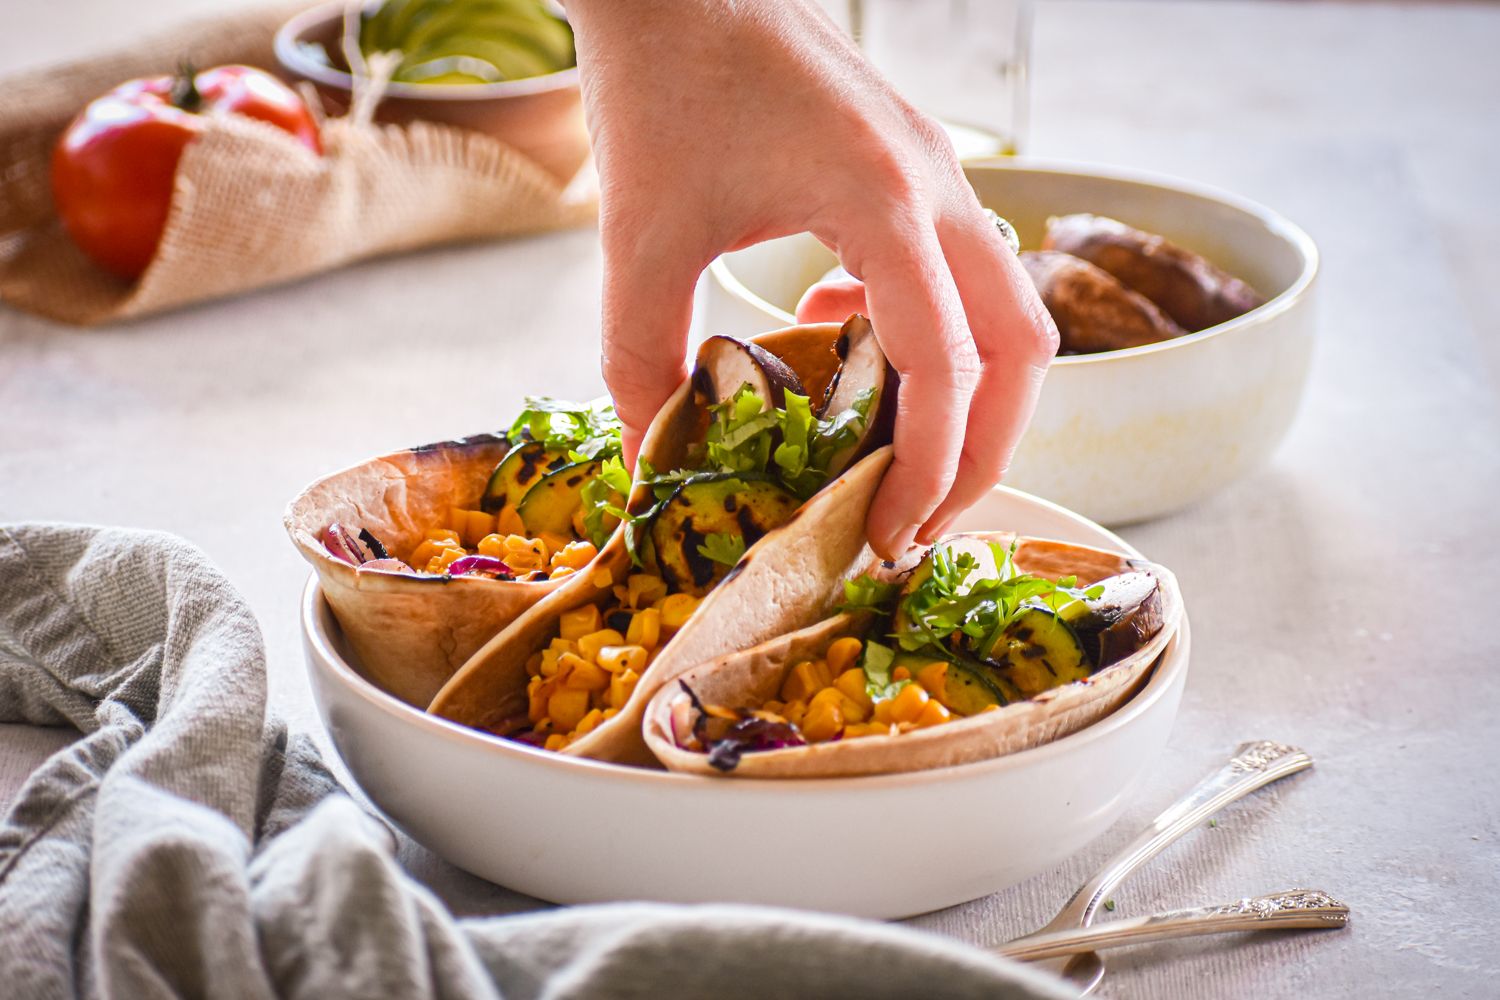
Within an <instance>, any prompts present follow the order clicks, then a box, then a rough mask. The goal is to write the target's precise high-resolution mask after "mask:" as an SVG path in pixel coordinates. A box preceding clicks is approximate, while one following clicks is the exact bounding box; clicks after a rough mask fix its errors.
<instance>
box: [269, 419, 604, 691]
mask: <svg viewBox="0 0 1500 1000" xmlns="http://www.w3.org/2000/svg"><path fill="white" fill-rule="evenodd" d="M629 488H630V479H629V476H628V474H627V473H626V472H625V469H624V467H623V465H622V464H621V462H620V424H619V420H618V419H617V418H616V417H615V415H614V411H613V409H612V408H610V407H608V406H606V405H601V404H598V403H590V404H578V403H563V402H559V401H557V400H550V399H543V398H532V399H528V400H527V401H526V408H525V410H523V411H522V413H521V415H520V416H519V417H517V419H516V421H515V422H514V423H513V424H512V426H511V428H510V430H509V431H508V432H507V433H505V434H485V435H479V436H477V437H472V438H466V439H463V440H459V441H447V442H443V443H440V444H433V445H426V446H424V447H420V448H413V449H410V450H408V451H400V452H396V453H394V454H391V455H384V456H382V457H380V458H375V459H371V460H369V461H366V462H362V463H360V464H359V465H356V466H353V467H351V468H348V469H345V470H343V471H342V472H336V473H334V474H333V475H330V476H327V477H325V478H323V479H320V480H318V481H317V482H315V483H313V484H312V485H311V486H309V487H308V488H307V489H306V490H304V491H303V492H302V493H301V494H300V495H299V496H298V497H297V498H296V499H295V500H293V501H292V503H291V504H290V505H289V506H288V508H287V511H286V514H285V516H284V521H285V524H286V529H287V533H288V534H289V535H291V538H292V541H293V542H294V543H295V544H296V546H297V549H298V551H300V552H301V553H302V555H303V557H304V558H305V559H307V561H308V562H310V563H311V564H312V566H313V568H314V569H315V570H316V571H317V573H318V579H319V582H320V583H321V584H322V587H323V593H324V594H325V596H326V597H327V598H328V603H329V605H330V606H331V607H332V609H333V612H334V615H335V616H336V617H337V618H338V621H339V625H340V626H341V628H342V629H343V632H344V635H345V636H346V637H347V638H348V640H349V643H350V645H351V646H352V647H353V649H354V652H355V653H356V654H357V656H358V658H359V660H360V662H361V663H362V664H363V666H364V668H365V671H366V673H367V674H368V675H369V677H370V679H371V680H373V681H374V682H375V683H376V684H377V685H379V686H380V687H381V688H383V689H385V690H386V691H388V692H390V693H391V694H393V695H395V696H396V697H398V698H400V699H401V700H403V701H406V702H408V703H410V704H413V705H416V706H418V707H425V706H426V705H427V703H428V702H429V701H431V700H432V696H433V695H434V694H436V693H437V691H438V689H439V688H440V687H442V685H443V682H444V681H446V680H447V679H448V678H449V676H451V675H452V673H453V671H454V670H455V669H457V668H458V666H459V665H460V664H462V663H463V662H464V661H465V660H467V659H468V658H469V657H470V656H471V655H473V653H474V651H475V650H476V649H478V648H479V647H480V646H481V645H483V644H484V642H485V641H486V640H488V639H489V638H490V637H491V636H493V635H494V634H495V633H496V632H498V631H499V630H500V629H502V628H504V627H505V626H506V625H507V624H509V623H510V622H511V621H512V620H513V619H515V617H516V616H517V615H519V614H520V613H521V612H522V611H524V610H526V609H527V608H529V607H531V606H532V605H533V604H535V603H536V602H537V601H539V600H541V599H542V598H543V597H545V596H546V595H547V594H548V593H550V592H552V591H553V590H555V589H557V587H559V586H560V585H561V584H562V581H563V578H564V577H566V576H567V575H569V574H572V573H575V572H578V571H580V570H582V569H584V568H585V567H586V566H588V565H589V564H590V562H592V560H593V559H594V558H595V556H596V555H597V554H598V549H599V548H601V547H603V545H604V543H605V542H606V541H607V540H608V538H609V535H610V534H611V533H613V531H614V530H615V528H616V526H617V525H618V523H619V522H618V519H617V518H616V517H615V516H614V515H613V514H611V513H610V512H609V509H610V508H613V507H618V505H619V504H620V503H622V502H623V499H624V497H625V496H626V495H627V494H628V493H629Z"/></svg>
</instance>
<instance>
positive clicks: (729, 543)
mask: <svg viewBox="0 0 1500 1000" xmlns="http://www.w3.org/2000/svg"><path fill="white" fill-rule="evenodd" d="M698 553H699V554H700V555H702V556H703V558H705V559H712V560H713V561H714V562H716V563H718V564H719V565H721V566H733V565H734V564H735V563H737V562H739V561H740V556H742V555H744V554H745V539H744V538H743V537H742V536H740V535H731V534H727V533H725V532H722V531H712V532H709V533H708V534H707V535H704V536H703V544H702V545H700V546H698Z"/></svg>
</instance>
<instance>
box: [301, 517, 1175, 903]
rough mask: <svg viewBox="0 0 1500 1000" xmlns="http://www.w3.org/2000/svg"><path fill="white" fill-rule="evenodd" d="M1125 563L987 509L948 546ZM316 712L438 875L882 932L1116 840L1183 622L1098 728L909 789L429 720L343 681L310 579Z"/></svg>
mask: <svg viewBox="0 0 1500 1000" xmlns="http://www.w3.org/2000/svg"><path fill="white" fill-rule="evenodd" d="M1002 527H1003V528H1008V529H1014V530H1016V531H1020V532H1024V533H1027V534H1035V535H1043V536H1049V537H1053V538H1061V539H1066V540H1071V541H1076V542H1081V543H1083V544H1088V545H1096V546H1102V547H1112V548H1116V549H1120V550H1123V551H1133V550H1130V549H1129V547H1128V546H1126V545H1125V543H1124V542H1122V541H1121V540H1120V539H1119V538H1117V537H1115V536H1114V535H1112V534H1110V533H1109V532H1107V531H1105V530H1104V529H1103V528H1100V527H1099V526H1098V525H1095V524H1091V523H1090V522H1088V521H1085V520H1084V519H1083V518H1081V517H1079V516H1077V515H1076V514H1072V513H1070V512H1068V511H1065V510H1062V509H1061V508H1058V507H1055V506H1053V505H1051V504H1048V503H1046V502H1044V501H1040V500H1037V499H1035V498H1033V497H1028V496H1026V495H1024V494H1021V493H1016V492H1014V491H1010V490H1005V489H999V490H996V491H995V492H994V493H993V494H992V495H991V496H990V497H988V498H987V499H986V500H985V501H983V502H981V503H980V504H979V505H978V506H976V507H975V508H974V509H973V510H972V511H970V512H969V513H968V514H966V515H965V516H964V517H963V518H962V519H961V520H960V522H959V524H958V525H957V529H958V530H971V529H993V528H1002ZM302 624H303V632H304V637H305V647H306V652H307V662H308V666H309V671H310V673H311V677H312V687H313V695H314V698H315V700H316V702H317V705H318V711H319V713H320V714H321V715H322V718H323V722H324V724H325V725H326V726H327V727H328V731H329V733H330V734H331V735H332V737H333V742H334V745H335V746H336V747H337V748H338V752H339V754H340V756H342V757H343V759H344V762H345V763H346V764H347V765H348V766H349V770H350V772H351V773H352V774H353V775H354V778H355V780H356V781H358V782H359V784H360V786H361V787H362V788H363V789H364V790H365V792H366V793H367V794H368V795H369V797H370V799H371V800H372V801H373V802H374V803H375V804H376V805H377V806H379V807H380V809H381V810H382V811H384V812H385V814H386V815H387V816H389V817H390V818H391V819H392V820H393V821H395V823H397V824H398V825H399V826H400V827H401V828H402V829H404V830H406V832H407V833H409V834H411V836H413V837H414V838H416V839H417V840H418V841H420V842H421V843H423V844H426V845H427V846H428V847H430V848H431V849H432V850H434V851H436V852H437V853H438V854H440V855H442V856H443V857H445V858H447V859H448V860H450V861H452V862H453V863H454V864H456V865H458V866H459V867H461V868H464V869H466V870H468V871H471V872H473V873H474V874H476V875H479V876H482V877H483V878H487V879H490V880H491V881H494V882H498V883H500V884H502V885H506V886H509V887H511V888H512V889H516V890H518V891H520V892H524V893H528V894H530V895H533V896H537V897H540V898H542V899H547V900H552V901H555V902H559V903H585V902H603V901H608V900H628V899H647V900H664V901H672V902H711V901H712V902H743V903H767V904H777V905H783V906H791V907H798V908H802V909H815V910H827V911H833V912H842V913H850V914H855V915H858V916H865V917H878V918H896V917H904V916H910V915H912V914H915V913H923V912H926V911H928V910H934V909H937V908H939V907H943V906H950V905H952V904H954V903H959V902H963V901H965V900H969V899H975V898H978V897H980V896H984V895H988V894H989V893H992V892H996V891H998V890H1000V889H1003V888H1005V887H1006V886H1009V885H1013V884H1014V883H1016V882H1019V881H1020V880H1021V879H1024V878H1027V877H1029V876H1031V875H1034V874H1036V873H1038V872H1040V871H1043V870H1045V869H1047V868H1050V867H1052V866H1053V865H1056V864H1058V863H1059V862H1061V861H1063V860H1064V859H1065V858H1067V857H1068V856H1069V855H1071V854H1073V853H1074V852H1076V851H1078V850H1079V849H1080V848H1082V847H1083V846H1084V845H1086V844H1088V843H1089V842H1090V841H1091V840H1093V839H1094V838H1095V837H1097V836H1099V835H1100V834H1101V833H1103V832H1104V830H1105V829H1106V828H1107V827H1108V826H1109V825H1110V824H1111V823H1112V822H1114V820H1115V818H1116V817H1117V816H1118V815H1119V813H1120V811H1121V810H1122V809H1123V808H1124V806H1125V804H1126V801H1127V800H1128V798H1129V796H1130V794H1131V793H1132V791H1133V790H1134V788H1135V786H1136V784H1137V782H1139V781H1140V780H1141V778H1142V777H1143V776H1144V775H1145V774H1146V773H1147V772H1148V771H1149V770H1150V769H1151V767H1152V765H1153V763H1154V762H1155V761H1156V759H1157V756H1158V755H1159V754H1160V753H1161V751H1162V748H1163V747H1164V746H1165V745H1166V742H1167V737H1168V734H1169V733H1170V732H1171V729H1172V721H1173V719H1174V718H1175V717H1176V715H1177V706H1178V703H1179V701H1180V700H1181V697H1182V689H1183V685H1184V684H1185V683H1186V680H1187V669H1188V646H1189V635H1188V630H1187V622H1186V620H1184V621H1183V624H1182V629H1181V631H1180V633H1179V634H1178V636H1177V638H1176V639H1174V640H1173V642H1172V644H1171V645H1170V646H1169V647H1168V649H1167V652H1166V653H1165V654H1164V656H1163V659H1162V662H1161V664H1160V665H1159V666H1158V667H1157V669H1156V671H1155V673H1154V674H1153V675H1152V678H1151V680H1150V681H1149V682H1148V684H1147V686H1146V687H1145V688H1144V689H1143V690H1142V691H1141V693H1140V694H1138V695H1137V696H1136V697H1135V698H1133V699H1131V701H1130V702H1128V703H1127V704H1126V705H1125V706H1124V707H1123V708H1121V709H1120V710H1119V711H1117V712H1115V713H1114V714H1113V715H1111V716H1109V717H1108V718H1107V719H1105V720H1104V721H1103V722H1100V723H1098V724H1097V725H1094V726H1091V727H1089V728H1088V729H1085V730H1082V731H1081V732H1078V733H1075V734H1074V735H1072V736H1068V737H1066V738H1064V739H1061V740H1058V741H1056V742H1055V743H1051V744H1049V745H1047V746H1043V747H1038V748H1037V749H1035V750H1028V751H1026V752H1024V753H1019V754H1015V755H1013V756H1010V757H1003V758H1000V759H998V760H993V761H986V762H983V763H979V764H968V765H965V766H962V767H954V768H946V769H942V770H934V771H924V772H917V773H913V774H897V775H884V776H879V777H869V778H843V779H830V780H812V781H734V780H729V779H719V778H706V777H698V776H693V775H681V774H671V773H668V772H665V771H648V770H640V769H635V768H628V767H623V766H620V765H615V764H603V763H599V762H596V761H590V760H583V759H580V758H576V757H562V756H559V755H557V754H551V753H547V752H545V751H542V750H536V749H533V748H530V747H526V746H522V745H521V744H518V743H512V742H507V741H504V740H500V739H495V738H492V737H489V736H486V735H483V734H481V733H478V732H475V731H473V730H470V729H465V728H463V727H461V726H457V725H454V724H452V723H449V722H446V721H443V720H441V719H437V718H434V717H432V716H429V715H427V714H425V713H423V712H420V711H418V710H416V709H414V708H412V707H410V706H409V705H406V704H404V703H402V702H400V701H398V700H396V699H395V698H393V697H390V696H389V695H386V694H385V693H383V692H381V691H380V690H379V689H377V688H376V687H375V686H374V685H372V684H370V683H369V682H368V681H366V680H365V679H364V678H363V677H361V676H360V675H359V673H358V668H357V666H356V665H354V664H353V663H352V662H351V661H350V660H349V659H348V654H347V651H346V650H345V649H344V647H343V644H342V642H341V639H340V636H339V633H338V625H337V623H336V622H335V620H334V618H333V615H332V614H331V613H330V611H329V609H328V605H327V603H326V602H325V601H324V600H323V596H322V593H321V591H320V590H319V589H318V586H317V579H316V577H314V578H313V580H312V581H311V582H310V583H309V584H308V587H307V591H306V593H305V594H304V599H303V622H302Z"/></svg>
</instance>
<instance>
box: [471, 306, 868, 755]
mask: <svg viewBox="0 0 1500 1000" xmlns="http://www.w3.org/2000/svg"><path fill="white" fill-rule="evenodd" d="M866 337H867V339H868V340H869V342H870V343H873V342H874V341H873V334H868V333H867V332H866ZM862 353H865V354H867V353H868V350H867V349H862ZM882 357H883V356H882ZM864 363H866V364H868V362H867V361H866V362H864ZM856 381H857V380H856V379H854V378H851V379H849V380H848V381H847V382H846V383H845V388H844V392H843V393H842V395H841V396H840V398H841V399H847V400H848V406H847V408H844V409H840V410H838V411H837V412H832V413H829V412H824V413H819V414H814V412H813V408H812V404H811V402H810V401H809V399H808V397H807V396H806V395H803V394H802V386H801V384H800V383H799V382H798V381H797V379H796V376H795V375H794V374H793V373H792V372H791V370H790V369H788V368H787V367H786V366H785V365H784V364H783V363H782V362H781V361H780V360H779V359H776V358H775V357H773V356H772V355H770V354H768V353H767V352H765V351H764V350H762V349H761V348H759V347H757V346H755V345H753V344H743V343H740V342H739V341H734V340H730V339H729V338H725V337H712V338H709V340H708V341H707V342H705V344H704V345H703V347H702V348H700V350H699V354H698V359H697V366H696V368H695V370H694V374H693V386H694V391H695V402H696V403H697V404H698V405H699V406H700V407H702V408H703V410H704V411H705V412H706V414H707V418H708V423H707V429H706V431H705V433H704V438H703V440H702V441H701V442H699V443H698V444H697V446H696V447H695V448H693V449H691V450H690V451H689V454H688V461H686V462H685V463H684V464H683V466H682V467H680V468H677V469H673V470H670V471H664V472H658V471H657V470H655V469H653V468H652V467H651V465H650V463H649V462H647V461H646V460H644V459H642V460H641V462H640V464H639V467H638V469H637V473H638V475H639V477H640V481H641V482H642V483H644V484H645V485H647V486H648V487H650V494H649V496H648V497H647V498H646V502H645V503H644V504H641V505H640V507H641V509H639V510H637V511H636V512H634V513H631V512H627V511H625V510H623V509H621V506H620V505H621V501H618V500H616V501H614V502H613V503H609V504H606V505H604V509H605V510H606V511H607V513H609V514H610V515H611V516H614V517H619V518H622V519H624V521H625V543H626V547H627V548H628V549H629V552H630V557H631V561H632V564H633V566H634V568H635V569H636V570H637V571H638V572H635V573H632V574H631V575H630V576H629V577H628V579H627V581H626V583H625V584H624V585H615V586H613V590H612V593H613V597H614V600H613V602H611V603H609V604H608V605H607V606H604V607H596V606H594V605H586V606H584V607H582V608H579V609H577V610H575V611H570V612H567V613H565V614H564V615H562V616H561V617H562V621H561V623H560V626H559V633H558V635H557V637H556V638H554V639H552V640H551V643H550V644H549V645H548V647H547V648H546V649H544V650H540V651H538V652H537V653H535V654H533V655H532V657H531V659H530V661H529V662H528V664H527V670H528V672H529V674H530V681H529V683H528V686H527V700H528V706H527V708H528V711H527V714H526V716H525V717H524V718H523V717H519V716H517V717H515V718H512V719H508V720H505V721H504V722H502V723H501V724H499V725H498V726H495V727H492V730H491V731H493V732H495V733H496V734H498V735H501V736H508V737H510V738H512V739H518V740H523V741H525V742H528V743H531V744H534V745H537V746H541V747H544V748H546V749H548V750H561V749H564V748H565V747H567V746H568V745H569V744H570V743H572V742H573V741H575V740H577V739H578V738H579V737H581V736H584V735H585V734H587V733H589V732H591V731H593V729H594V728H595V727H597V726H598V725H599V724H600V723H602V722H604V721H606V720H608V719H610V718H613V717H614V715H615V713H617V712H618V711H619V710H620V709H621V708H623V707H624V705H625V703H626V701H628V700H629V698H630V695H631V693H632V692H633V691H634V690H635V686H636V684H637V682H638V681H639V680H640V676H641V674H642V673H644V671H645V670H646V668H647V667H648V666H649V665H650V663H651V661H652V660H653V659H654V658H655V657H656V654H657V653H658V652H659V651H660V649H661V648H662V647H663V646H664V645H666V643H667V641H668V640H669V639H670V638H671V637H672V635H673V634H675V632H676V631H677V629H679V628H681V627H682V625H683V624H684V623H685V622H686V621H687V619H688V616H689V615H691V614H692V612H693V611H694V609H696V608H697V606H698V603H699V601H700V600H701V599H702V598H703V597H705V596H706V595H707V594H708V593H709V591H711V590H712V589H713V588H714V587H716V586H718V584H719V583H721V582H723V580H724V578H725V577H726V576H728V575H729V573H730V571H731V570H733V568H734V566H735V565H736V564H737V563H738V562H739V561H740V558H741V557H742V556H743V555H744V554H745V551H746V550H747V549H749V548H750V547H751V546H752V545H754V544H755V543H756V542H757V541H759V540H760V538H761V537H762V536H764V535H765V534H766V533H767V532H769V531H771V530H773V529H775V528H778V527H780V526H782V525H784V524H786V523H787V522H788V521H790V520H791V519H792V517H793V516H794V515H795V513H796V511H797V508H798V507H800V506H801V504H802V502H803V501H804V500H806V499H807V498H808V497H810V496H812V495H813V494H814V493H816V492H817V491H818V490H819V489H821V488H822V487H823V485H824V484H825V483H827V482H828V481H829V480H830V479H831V478H832V477H833V476H835V475H837V474H838V473H839V472H841V471H843V469H844V468H845V467H847V465H848V463H849V462H851V461H853V460H854V459H855V458H857V457H858V455H859V453H860V451H861V448H862V446H863V445H864V444H866V443H867V441H868V433H867V432H868V430H869V425H870V418H871V415H872V414H873V413H874V412H875V407H876V405H877V404H878V401H879V396H880V392H881V386H883V384H884V383H883V381H882V382H880V383H879V384H876V385H872V386H870V387H869V388H868V389H866V390H863V391H861V390H860V389H859V387H858V386H857V385H856V384H855V382H856ZM824 409H825V410H826V407H824ZM508 460H509V459H508ZM528 461H529V462H530V465H527V464H524V463H525V462H528ZM546 461H547V453H546V452H545V451H538V452H536V453H535V457H534V458H532V459H523V460H517V463H516V465H515V467H514V471H512V470H507V469H505V466H504V463H502V465H501V468H500V469H497V470H496V474H495V478H494V479H493V480H492V482H491V489H490V490H489V491H488V493H490V494H493V496H495V497H496V498H497V499H498V500H500V501H502V502H504V503H505V504H506V505H505V506H503V507H501V508H500V511H501V513H500V516H501V517H504V516H505V513H506V511H508V510H510V509H511V508H510V507H509V500H508V498H509V497H510V496H512V495H513V493H514V490H513V489H512V485H511V484H512V483H513V482H519V483H521V484H523V485H525V487H526V489H527V492H526V496H525V499H523V500H522V501H521V503H520V504H519V505H518V506H517V508H516V510H517V511H518V513H519V515H520V517H521V519H522V520H523V521H524V522H525V524H526V525H527V526H528V527H529V526H531V525H532V524H538V525H540V524H543V523H548V524H550V523H552V522H543V521H542V520H539V519H538V518H537V517H533V518H531V519H528V518H527V514H528V507H529V506H530V505H532V504H533V503H538V504H539V503H544V502H548V501H544V500H542V499H541V497H540V495H539V494H538V492H537V491H538V490H542V489H543V488H544V487H545V486H546V484H547V483H548V482H549V480H557V479H558V478H559V477H562V476H565V475H566V474H569V472H570V470H571V469H572V468H573V467H572V466H566V465H564V466H553V467H549V470H550V471H542V472H538V471H536V470H538V469H540V468H542V466H543V465H544V464H545V463H546ZM607 466H608V462H607V461H606V462H605V463H603V467H605V468H606V469H607ZM502 473H504V475H502ZM600 476H601V477H602V478H604V479H606V480H607V479H608V473H607V471H602V472H601V473H600ZM528 477H529V478H528ZM627 485H628V484H627ZM571 489H572V487H571V486H570V485H567V484H566V483H564V484H563V485H560V486H559V487H558V492H559V493H561V492H562V491H564V490H571ZM583 489H584V491H585V493H584V496H585V497H587V492H586V491H587V489H588V487H587V486H585V487H583ZM533 497H538V499H537V500H536V501H533V499H532V498H533ZM549 499H550V498H549ZM593 572H595V573H600V574H605V575H608V574H609V573H610V571H609V570H608V569H607V568H603V567H601V568H598V569H595V570H594V571H593ZM596 583H597V584H598V585H599V586H609V585H610V581H605V582H603V583H599V582H598V581H596ZM748 728H750V729H757V728H759V729H763V728H765V727H756V726H754V725H750V726H749V727H748ZM757 738H758V739H761V740H762V742H764V741H765V739H768V738H769V737H764V738H762V737H757Z"/></svg>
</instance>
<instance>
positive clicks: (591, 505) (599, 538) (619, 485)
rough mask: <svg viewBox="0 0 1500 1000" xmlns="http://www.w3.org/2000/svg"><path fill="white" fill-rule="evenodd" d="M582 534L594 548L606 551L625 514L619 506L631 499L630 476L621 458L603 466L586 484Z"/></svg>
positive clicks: (606, 461)
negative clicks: (610, 537)
mask: <svg viewBox="0 0 1500 1000" xmlns="http://www.w3.org/2000/svg"><path fill="white" fill-rule="evenodd" d="M579 495H580V497H581V498H582V500H583V530H584V534H585V535H587V536H588V540H589V541H591V542H593V543H594V547H595V548H603V547H604V543H605V542H607V541H608V540H609V536H610V534H611V533H612V532H613V531H614V529H615V525H616V524H617V523H619V520H620V516H621V514H623V513H624V512H623V511H621V510H620V509H619V505H620V504H622V503H624V498H625V497H627V496H629V495H630V473H628V472H626V471H625V463H624V462H623V461H622V460H621V459H620V457H619V456H618V455H613V456H611V457H609V458H606V459H605V460H604V461H603V462H602V463H600V467H599V474H598V475H597V476H595V477H594V478H593V479H590V480H589V481H588V482H587V483H584V485H583V489H582V491H580V494H579Z"/></svg>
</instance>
